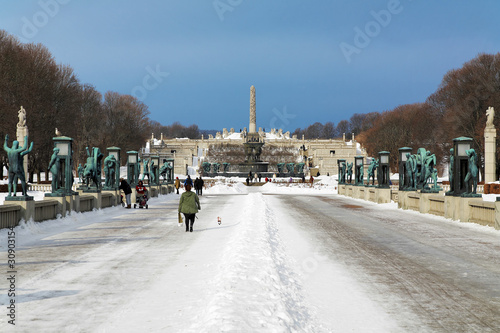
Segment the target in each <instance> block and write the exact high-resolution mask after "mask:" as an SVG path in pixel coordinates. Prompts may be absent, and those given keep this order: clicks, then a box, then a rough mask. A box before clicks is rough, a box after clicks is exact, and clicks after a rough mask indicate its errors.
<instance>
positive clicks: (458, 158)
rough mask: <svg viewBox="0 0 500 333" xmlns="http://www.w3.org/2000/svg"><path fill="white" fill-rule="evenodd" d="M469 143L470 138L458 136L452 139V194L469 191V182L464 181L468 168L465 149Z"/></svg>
mask: <svg viewBox="0 0 500 333" xmlns="http://www.w3.org/2000/svg"><path fill="white" fill-rule="evenodd" d="M471 145H472V139H471V138H467V137H459V138H455V139H453V147H454V152H453V155H454V158H453V159H454V161H453V167H452V170H453V175H452V177H453V179H452V181H453V193H452V195H453V196H460V195H461V194H462V193H469V192H471V186H470V183H469V182H466V181H465V176H466V175H467V171H468V170H469V157H468V156H467V150H469V149H470V147H471Z"/></svg>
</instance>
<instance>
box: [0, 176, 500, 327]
mask: <svg viewBox="0 0 500 333" xmlns="http://www.w3.org/2000/svg"><path fill="white" fill-rule="evenodd" d="M336 192H337V191H336V184H335V183H334V182H331V180H330V179H329V178H326V177H325V178H324V179H323V180H322V181H321V183H317V184H315V186H314V187H310V186H309V184H298V185H296V186H288V184H286V183H285V184H266V185H264V186H262V187H246V186H244V185H243V184H241V183H233V184H229V185H227V184H224V185H223V184H216V185H215V186H213V187H211V188H209V189H207V190H205V191H204V193H203V194H204V195H203V196H202V197H201V204H202V210H201V211H200V213H199V214H198V216H199V220H197V221H196V223H195V232H193V233H189V232H187V233H186V232H185V231H184V230H183V229H184V227H183V226H180V227H179V226H178V222H177V203H178V198H179V197H178V195H175V194H170V195H166V196H160V197H159V198H153V199H151V200H150V202H149V204H150V208H149V209H148V210H125V209H122V208H121V207H113V208H107V209H105V210H99V211H94V212H90V213H84V214H76V213H73V214H71V216H69V217H67V218H64V219H58V220H53V221H47V222H43V223H33V222H27V223H22V224H21V225H20V226H19V227H17V228H15V229H14V231H15V241H16V278H17V280H16V284H15V288H16V297H15V301H16V306H17V307H16V326H15V328H14V327H13V326H12V325H9V324H8V322H7V321H8V319H9V318H8V317H7V316H6V314H7V309H6V306H7V305H8V304H9V303H8V302H9V300H10V299H11V298H9V297H8V296H7V293H8V290H7V289H8V285H7V282H6V281H7V280H6V278H3V277H2V281H3V282H2V283H0V305H1V307H0V308H1V309H3V310H1V311H0V314H1V316H0V331H1V332H11V331H12V332H405V331H406V330H405V329H403V328H401V327H399V326H398V323H397V320H396V319H397V316H396V317H395V316H394V314H392V315H390V314H388V313H387V311H385V310H384V308H382V307H381V306H380V303H379V301H378V299H377V297H374V293H373V292H372V291H370V290H367V286H366V285H364V284H361V283H359V277H358V276H356V275H355V274H356V273H354V272H352V271H350V270H349V269H348V267H347V266H346V265H345V264H343V263H341V262H335V261H332V260H331V259H329V258H327V256H326V255H325V253H324V252H323V251H322V250H320V249H319V248H318V246H317V244H316V243H315V242H314V241H313V239H312V238H311V237H310V235H307V234H304V233H303V232H301V231H300V230H298V229H297V228H295V227H294V223H289V222H290V221H289V219H293V215H290V212H289V211H287V210H286V209H285V208H284V206H283V205H282V204H280V202H279V201H278V199H277V198H275V197H273V196H272V195H265V194H266V193H285V194H290V195H299V196H307V195H311V194H313V195H314V194H321V195H327V196H328V195H331V196H332V197H338V195H336V194H335V193H336ZM369 204H370V205H373V204H371V203H369ZM381 209H383V210H392V209H397V205H396V204H394V203H393V204H387V205H383V207H381ZM412 214H415V213H414V212H408V216H412ZM217 217H222V224H221V225H219V224H218V223H217ZM433 218H435V217H433ZM436 219H440V218H436ZM442 222H443V223H457V222H451V221H449V220H445V219H442ZM470 229H478V230H481V232H487V233H490V234H492V235H494V236H495V237H497V236H499V235H500V233H499V232H498V231H495V230H492V229H491V228H487V227H482V226H476V225H472V224H467V227H466V228H465V230H470ZM7 233H8V230H2V231H0V251H1V252H2V255H1V256H0V260H1V261H0V267H1V274H2V276H7V271H8V267H7V252H6V251H7ZM2 312H3V313H2ZM417 331H419V330H415V331H414V332H417ZM424 331H425V330H424Z"/></svg>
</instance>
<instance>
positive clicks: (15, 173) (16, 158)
mask: <svg viewBox="0 0 500 333" xmlns="http://www.w3.org/2000/svg"><path fill="white" fill-rule="evenodd" d="M8 141H9V135H8V134H7V135H6V136H5V142H4V144H3V149H4V150H5V151H6V152H7V157H8V158H9V186H8V187H9V197H10V196H11V193H12V189H13V188H12V187H13V186H14V196H16V187H17V179H18V178H19V180H20V181H21V186H22V189H23V196H27V192H26V177H25V174H24V167H23V157H24V155H26V154H28V153H29V152H30V151H31V150H32V149H33V142H31V144H30V147H29V149H27V148H28V136H25V137H24V145H23V146H22V147H21V148H19V141H17V140H14V141H13V142H12V147H11V148H9V146H8V145H7V143H8Z"/></svg>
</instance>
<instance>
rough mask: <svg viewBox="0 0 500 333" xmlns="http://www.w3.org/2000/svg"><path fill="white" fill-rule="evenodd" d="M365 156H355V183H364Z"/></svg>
mask: <svg viewBox="0 0 500 333" xmlns="http://www.w3.org/2000/svg"><path fill="white" fill-rule="evenodd" d="M363 160H364V157H363V156H355V157H354V179H355V185H358V186H359V185H363V172H364V170H363Z"/></svg>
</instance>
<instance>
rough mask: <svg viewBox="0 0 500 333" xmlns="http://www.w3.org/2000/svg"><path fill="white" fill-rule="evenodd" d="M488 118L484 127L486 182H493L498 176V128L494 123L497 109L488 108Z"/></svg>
mask: <svg viewBox="0 0 500 333" xmlns="http://www.w3.org/2000/svg"><path fill="white" fill-rule="evenodd" d="M486 115H487V117H488V118H487V120H486V128H485V129H484V182H485V183H492V182H494V181H496V180H497V177H496V138H497V130H496V128H495V125H493V118H494V116H495V110H494V109H493V108H492V107H489V108H488V110H486Z"/></svg>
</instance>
